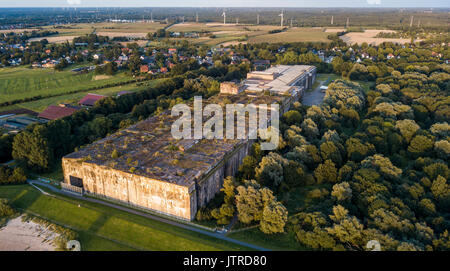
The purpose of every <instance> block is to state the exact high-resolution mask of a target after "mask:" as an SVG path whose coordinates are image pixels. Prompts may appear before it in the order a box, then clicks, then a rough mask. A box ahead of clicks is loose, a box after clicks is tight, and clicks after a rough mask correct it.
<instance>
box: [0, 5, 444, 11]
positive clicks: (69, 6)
mask: <svg viewBox="0 0 450 271" xmlns="http://www.w3.org/2000/svg"><path fill="white" fill-rule="evenodd" d="M5 8H259V9H261V8H317V9H332V8H366V9H372V8H374V9H376V8H386V9H427V10H430V9H450V6H449V7H442V6H433V7H422V6H416V7H383V6H358V7H348V6H327V7H299V6H273V7H272V6H266V7H261V6H259V7H255V6H236V7H233V6H222V7H221V6H208V7H199V6H183V7H181V6H77V5H67V6H45V7H35V6H26V7H25V6H16V7H0V9H5Z"/></svg>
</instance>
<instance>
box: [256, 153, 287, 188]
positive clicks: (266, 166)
mask: <svg viewBox="0 0 450 271" xmlns="http://www.w3.org/2000/svg"><path fill="white" fill-rule="evenodd" d="M288 164H289V162H288V160H287V159H285V158H283V157H282V156H281V155H279V154H278V153H275V152H271V153H269V154H268V155H267V156H264V157H263V158H262V160H261V162H260V163H259V166H258V167H257V168H256V169H255V173H256V178H257V179H258V181H259V182H260V183H261V184H264V185H265V186H268V187H270V188H277V187H278V186H279V185H280V184H281V182H282V181H283V167H285V166H287V165H288Z"/></svg>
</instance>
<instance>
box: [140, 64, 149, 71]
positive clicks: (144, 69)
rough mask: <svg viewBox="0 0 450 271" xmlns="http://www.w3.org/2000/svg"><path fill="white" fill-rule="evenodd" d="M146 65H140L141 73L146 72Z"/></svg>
mask: <svg viewBox="0 0 450 271" xmlns="http://www.w3.org/2000/svg"><path fill="white" fill-rule="evenodd" d="M148 70H149V69H148V65H142V66H141V73H148Z"/></svg>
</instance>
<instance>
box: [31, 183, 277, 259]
mask: <svg viewBox="0 0 450 271" xmlns="http://www.w3.org/2000/svg"><path fill="white" fill-rule="evenodd" d="M28 183H29V184H30V185H32V186H33V187H35V188H36V189H38V190H39V191H40V192H42V193H44V194H48V193H46V192H45V191H43V190H42V189H39V187H37V186H35V185H34V184H39V185H41V186H45V187H46V188H48V189H50V190H51V191H53V192H55V193H58V194H63V195H65V196H69V197H71V198H75V199H78V200H84V201H89V202H93V203H99V204H103V205H106V206H109V207H112V208H115V209H118V210H122V211H125V212H128V213H132V214H135V215H139V216H143V217H146V218H149V219H153V220H156V221H160V222H163V223H166V224H169V225H172V226H176V227H180V228H183V229H186V230H190V231H194V232H198V233H201V234H204V235H207V236H210V237H215V238H217V239H221V240H224V241H228V242H230V243H234V244H238V245H241V246H244V247H248V248H251V249H255V250H260V251H269V249H266V248H263V247H259V246H255V245H253V244H249V243H246V242H242V241H239V240H236V239H233V238H230V237H227V236H225V235H224V234H220V233H216V232H212V231H208V230H204V229H201V228H198V227H195V226H190V225H187V224H183V223H180V222H176V221H173V220H170V219H166V218H162V217H159V216H155V215H152V214H150V213H145V212H141V211H138V210H135V209H131V208H127V207H124V206H121V205H117V204H113V203H109V202H106V201H103V200H98V199H93V198H88V197H83V196H79V195H76V194H75V193H70V192H65V191H62V190H60V189H58V188H56V187H54V186H52V185H49V184H45V183H42V182H39V181H34V180H28Z"/></svg>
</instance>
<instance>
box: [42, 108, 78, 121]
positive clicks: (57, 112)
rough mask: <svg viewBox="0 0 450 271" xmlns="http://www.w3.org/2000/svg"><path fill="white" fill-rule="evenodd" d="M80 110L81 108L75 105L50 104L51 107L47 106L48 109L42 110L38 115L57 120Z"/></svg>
mask: <svg viewBox="0 0 450 271" xmlns="http://www.w3.org/2000/svg"><path fill="white" fill-rule="evenodd" d="M78 110H79V109H78V108H75V107H65V106H57V105H50V106H49V107H47V109H45V110H44V111H42V113H40V114H39V115H38V117H39V118H41V119H47V120H56V119H61V118H64V117H67V116H70V115H72V114H73V113H75V112H77V111H78Z"/></svg>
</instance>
